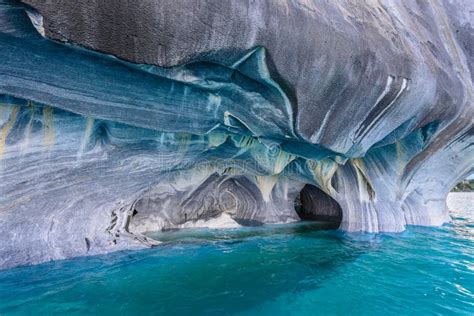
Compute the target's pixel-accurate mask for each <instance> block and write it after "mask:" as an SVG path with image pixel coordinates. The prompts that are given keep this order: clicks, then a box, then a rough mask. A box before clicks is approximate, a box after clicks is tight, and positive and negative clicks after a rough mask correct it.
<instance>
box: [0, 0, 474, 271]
mask: <svg viewBox="0 0 474 316" xmlns="http://www.w3.org/2000/svg"><path fill="white" fill-rule="evenodd" d="M25 2H26V3H28V4H29V5H31V6H26V5H24V4H22V3H20V2H18V1H11V0H0V43H1V44H2V48H1V49H0V59H1V60H2V63H0V95H1V97H0V180H1V181H0V192H1V194H0V230H1V231H2V232H3V238H2V239H1V241H0V267H3V268H5V267H12V266H16V265H20V264H31V263H39V262H43V261H46V260H51V259H61V258H68V257H73V256H81V255H92V254H99V253H106V252H110V251H116V250H120V249H134V248H143V247H151V246H153V245H156V241H154V240H151V239H149V238H147V237H145V235H144V233H145V232H148V231H157V230H167V229H175V228H183V227H194V226H211V227H236V226H239V225H261V224H264V223H286V222H292V221H297V220H300V219H301V218H304V219H305V218H306V219H321V218H323V219H324V218H328V217H329V218H333V219H334V218H336V219H337V220H339V221H340V222H341V224H340V227H339V228H340V229H342V230H347V231H354V232H356V231H363V232H381V231H384V232H400V231H403V230H404V229H405V227H406V225H440V224H442V223H444V222H446V221H448V220H449V216H448V213H447V208H446V197H447V194H448V192H449V191H450V189H451V188H452V187H453V186H454V185H455V184H456V183H457V182H458V181H459V179H462V178H463V177H465V176H466V175H467V174H469V173H470V172H472V170H473V157H474V146H473V140H474V137H473V134H474V128H473V113H474V109H473V88H472V75H471V71H472V65H473V55H472V50H469V47H467V46H466V43H471V44H472V42H473V41H472V40H473V31H472V28H471V24H470V22H469V20H466V17H464V16H463V14H462V11H463V10H464V9H465V8H466V7H469V5H470V4H469V3H467V2H465V3H464V2H463V1H454V2H453V3H451V2H449V3H448V2H447V1H446V2H443V1H441V3H437V2H436V3H433V4H432V5H431V6H427V7H419V6H420V5H421V4H415V3H411V4H393V3H391V4H386V3H384V2H383V1H381V2H380V3H376V4H373V5H374V7H370V6H369V4H363V5H362V4H360V5H357V6H355V7H354V6H352V7H351V5H349V4H346V3H345V2H343V1H334V2H330V3H329V2H328V3H325V4H320V7H316V6H315V7H313V5H312V4H311V5H310V4H307V3H306V2H305V1H288V2H285V1H283V2H272V3H268V7H264V6H262V3H263V2H264V1H261V2H257V4H250V3H244V2H243V1H234V2H232V1H230V2H229V1H221V0H216V1H211V2H215V5H216V7H215V8H214V11H210V9H209V8H207V7H206V8H201V7H199V8H195V10H192V8H190V7H189V6H197V5H198V4H197V3H198V2H196V3H192V4H189V3H188V5H187V6H184V5H183V4H179V2H180V1H177V2H173V1H163V3H165V2H166V4H159V5H160V6H163V5H164V6H165V8H161V9H163V10H165V11H166V12H168V11H169V12H168V13H169V15H171V17H169V16H168V17H167V18H166V19H165V20H160V18H159V16H158V15H156V16H155V15H151V16H150V10H149V9H150V6H151V7H153V6H158V4H152V3H149V4H146V5H144V6H143V7H133V10H131V11H128V10H127V9H131V8H128V6H131V4H130V3H128V2H127V4H126V3H122V2H120V1H118V2H111V1H78V2H77V3H74V6H77V7H75V8H76V9H74V12H73V11H72V8H70V7H69V4H68V3H66V2H57V3H50V2H43V1H38V2H36V1H25ZM227 2H228V3H227ZM94 3H95V4H94ZM107 3H108V4H109V5H113V6H118V7H119V8H120V10H119V9H117V8H116V9H117V10H119V11H117V12H116V18H117V19H121V18H124V16H127V14H130V16H129V17H130V18H131V19H132V21H136V20H140V19H142V20H141V21H143V23H135V22H133V23H132V24H131V25H128V26H123V25H122V24H120V23H119V22H120V21H118V20H117V21H116V22H114V23H115V24H113V23H112V25H110V24H109V22H110V21H107V23H106V22H104V23H102V24H101V23H100V21H103V19H105V18H106V15H101V12H102V11H103V10H105V8H104V7H102V6H103V5H107ZM118 3H120V4H118ZM371 5H372V4H371ZM226 6H227V7H226ZM252 6H255V7H252ZM78 7H79V8H82V10H80V9H77V8H78ZM229 7H231V8H232V10H233V13H234V14H233V15H232V16H233V19H236V20H238V21H240V23H239V25H240V24H242V25H244V26H245V28H244V32H243V34H242V36H236V35H235V34H234V35H233V33H234V31H235V26H233V25H234V24H232V23H230V22H229V23H224V24H219V23H218V22H219V21H220V20H219V19H220V17H221V14H220V13H219V12H220V11H224V10H226V9H228V8H229ZM93 8H95V9H93ZM155 8H156V10H157V11H160V10H158V9H159V8H157V7H155ZM171 9H174V10H171ZM244 9H246V11H245V12H253V13H251V14H250V13H248V15H247V13H244V11H243V10H244ZM94 10H96V11H94ZM191 11H192V12H194V13H193V14H194V15H193V17H195V18H196V19H197V18H198V17H199V16H200V15H202V16H201V21H209V25H207V23H204V25H201V26H197V25H196V23H197V22H196V21H195V19H191V18H190V19H188V20H185V21H182V20H179V19H177V18H176V19H175V20H173V15H179V14H184V13H189V12H191ZM127 12H129V13H127ZM285 12H286V13H285ZM427 12H429V13H427ZM95 13H97V16H94V19H95V20H96V21H99V23H95V24H93V23H86V24H85V25H82V26H81V30H80V32H79V30H78V29H77V28H79V27H80V25H81V23H76V24H75V23H70V22H71V21H73V20H74V18H73V16H74V17H76V18H77V19H79V20H80V19H85V20H87V19H90V18H91V17H92V15H94V14H95ZM221 13H222V12H221ZM81 14H82V15H81ZM270 16H271V17H274V18H275V19H276V20H277V21H279V22H280V24H279V25H273V24H272V23H271V21H269V19H270V18H269V17H270ZM61 17H63V18H61ZM295 17H298V19H297V20H293V18H295ZM168 18H170V20H168ZM255 19H257V20H255ZM326 19H330V20H331V21H332V22H330V21H329V20H326ZM178 20H179V21H180V22H179V23H183V24H185V26H186V24H188V25H187V26H186V27H185V28H184V29H183V28H182V27H181V26H177V25H176V24H175V23H177V22H173V21H178ZM160 21H161V22H160ZM292 21H293V22H292ZM221 22H222V21H221ZM213 23H215V24H213ZM262 23H263V24H262ZM100 25H102V27H103V29H101V26H100ZM217 25H220V27H218V26H217ZM453 25H454V26H453ZM147 26H149V27H150V28H151V29H150V30H147V29H146V27H147ZM458 26H459V27H458ZM111 27H113V30H114V32H112V31H111V30H112V29H108V28H111ZM126 27H130V29H134V28H135V29H136V30H137V33H136V36H137V37H136V38H135V39H133V37H130V38H129V37H127V36H124V37H123V41H124V42H122V43H116V44H114V42H111V41H110V40H111V39H112V38H113V37H115V36H116V35H117V32H118V33H121V32H124V34H127V32H128V31H125V29H124V28H126ZM285 27H287V28H289V30H290V31H291V30H293V31H295V30H301V29H306V30H307V31H305V32H302V31H300V32H296V31H295V32H289V33H291V36H290V35H289V34H287V33H286V32H287V30H288V29H287V28H285ZM321 28H324V29H326V30H327V32H321V31H319V30H320V29H321ZM338 28H340V29H338ZM189 30H191V31H192V32H193V33H192V35H189V34H188V33H186V32H188V31H189ZM151 31H153V32H156V33H153V34H155V35H156V37H157V38H158V39H161V40H162V42H160V41H158V42H156V41H155V40H154V39H150V41H145V42H143V38H144V37H145V38H146V37H147V36H148V35H149V32H151ZM280 31H281V33H280ZM147 32H148V33H147ZM252 32H253V33H252ZM354 32H356V33H354ZM353 33H354V34H353ZM186 34H188V35H189V36H187V35H186ZM206 34H207V35H206ZM252 34H253V35H252ZM277 34H279V35H278V36H277ZM351 34H352V35H354V36H352V35H351ZM45 36H46V37H48V38H51V39H54V40H58V41H64V42H67V43H58V42H54V41H51V40H50V39H48V38H45ZM84 36H85V37H84ZM206 36H207V37H206ZM252 36H253V37H252ZM272 36H273V37H272ZM108 37H110V38H108ZM107 38H108V39H109V41H108V42H107ZM120 38H122V37H120ZM170 38H174V39H176V42H174V41H171V42H169V43H168V42H167V41H169V39H170ZM295 38H296V39H297V41H298V43H303V44H296V43H294V42H293V41H294V40H295ZM217 39H219V40H217ZM129 41H132V42H133V41H138V42H140V43H142V44H141V45H142V46H140V45H138V44H136V45H135V46H134V45H133V44H132V43H130V42H129ZM165 42H166V43H167V44H168V45H169V46H166V45H165V46H160V45H162V44H163V43H165ZM197 43H199V44H200V46H196V45H197ZM71 44H74V45H71ZM119 44H120V45H119ZM77 45H79V46H83V47H87V48H88V49H95V50H98V51H102V52H104V53H98V52H94V51H92V50H88V49H84V48H83V47H82V48H81V47H78V46H77ZM163 45H164V44H163ZM193 45H194V46H193ZM128 49H129V50H128ZM202 50H204V51H202ZM111 55H115V56H118V57H120V58H122V59H118V58H116V57H112V56H111ZM124 59H126V60H128V61H125V60H124ZM142 63H147V64H142ZM165 66H166V67H168V68H164V67H165ZM170 66H172V67H170ZM297 201H299V203H301V207H300V208H299V209H298V212H297V210H296V209H295V203H296V202H297Z"/></svg>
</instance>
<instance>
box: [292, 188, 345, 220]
mask: <svg viewBox="0 0 474 316" xmlns="http://www.w3.org/2000/svg"><path fill="white" fill-rule="evenodd" d="M297 204H298V205H297V206H296V213H297V214H298V216H299V217H300V218H301V219H302V220H308V221H324V222H331V223H333V226H334V227H335V228H337V227H339V225H340V224H341V221H342V209H341V206H340V205H339V203H337V201H336V200H334V199H333V198H332V197H330V196H329V195H327V194H326V193H324V192H323V191H322V190H321V189H319V188H317V187H316V186H314V185H310V184H307V185H305V186H304V188H303V190H301V192H300V195H299V198H298V203H297Z"/></svg>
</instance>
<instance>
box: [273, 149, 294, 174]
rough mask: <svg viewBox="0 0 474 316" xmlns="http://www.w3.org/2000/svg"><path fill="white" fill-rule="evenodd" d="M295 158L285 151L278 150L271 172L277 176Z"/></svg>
mask: <svg viewBox="0 0 474 316" xmlns="http://www.w3.org/2000/svg"><path fill="white" fill-rule="evenodd" d="M295 158H296V156H295V155H292V154H290V153H287V152H286V151H283V150H280V151H279V152H278V154H277V156H276V158H275V164H274V168H273V172H274V173H276V174H278V173H281V172H282V171H283V169H285V167H286V166H288V164H289V163H290V162H292V161H293V160H295Z"/></svg>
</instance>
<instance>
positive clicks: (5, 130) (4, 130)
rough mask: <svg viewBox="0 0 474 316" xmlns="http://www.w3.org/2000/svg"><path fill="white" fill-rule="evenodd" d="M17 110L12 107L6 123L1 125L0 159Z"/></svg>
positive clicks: (17, 108) (15, 107) (16, 107)
mask: <svg viewBox="0 0 474 316" xmlns="http://www.w3.org/2000/svg"><path fill="white" fill-rule="evenodd" d="M18 110H19V107H18V106H13V107H12V110H11V112H10V116H9V117H8V121H7V122H6V123H5V124H3V126H2V129H1V131H0V157H1V156H2V155H3V153H4V152H5V143H6V141H7V137H8V133H10V130H11V128H12V127H13V124H14V123H15V121H16V117H17V115H18Z"/></svg>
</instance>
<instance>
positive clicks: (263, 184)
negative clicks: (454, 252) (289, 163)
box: [255, 175, 278, 202]
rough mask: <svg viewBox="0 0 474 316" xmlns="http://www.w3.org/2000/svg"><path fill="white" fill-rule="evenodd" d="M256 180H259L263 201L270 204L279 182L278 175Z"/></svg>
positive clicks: (260, 177)
mask: <svg viewBox="0 0 474 316" xmlns="http://www.w3.org/2000/svg"><path fill="white" fill-rule="evenodd" d="M255 178H256V179H257V186H258V188H259V189H260V192H261V193H262V197H263V200H264V201H265V202H269V201H270V198H271V194H272V190H273V187H274V186H275V184H276V183H277V181H278V175H271V176H256V177H255Z"/></svg>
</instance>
